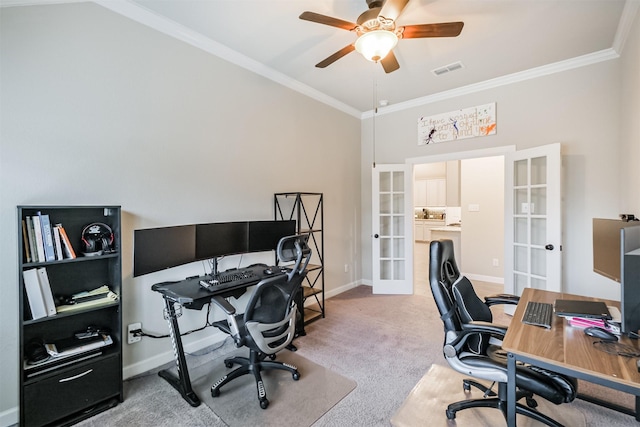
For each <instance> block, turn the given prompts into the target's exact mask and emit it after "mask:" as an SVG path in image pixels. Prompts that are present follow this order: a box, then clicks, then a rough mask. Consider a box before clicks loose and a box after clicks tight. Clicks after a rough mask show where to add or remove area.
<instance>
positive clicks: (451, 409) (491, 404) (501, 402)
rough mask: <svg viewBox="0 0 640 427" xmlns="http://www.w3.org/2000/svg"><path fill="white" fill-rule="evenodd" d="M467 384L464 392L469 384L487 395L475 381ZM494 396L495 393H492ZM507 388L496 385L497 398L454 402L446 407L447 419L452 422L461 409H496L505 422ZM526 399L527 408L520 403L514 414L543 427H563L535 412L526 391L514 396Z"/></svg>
mask: <svg viewBox="0 0 640 427" xmlns="http://www.w3.org/2000/svg"><path fill="white" fill-rule="evenodd" d="M465 381H467V382H465V383H464V385H463V387H464V388H465V391H468V389H467V385H468V384H471V385H473V386H476V387H478V386H479V387H478V388H479V389H480V390H481V391H483V392H485V395H486V394H487V388H486V387H484V386H483V385H482V384H479V383H476V382H475V381H469V380H465ZM494 395H495V393H494ZM506 396H507V387H506V384H505V383H500V384H499V385H498V397H493V398H490V399H487V398H483V399H472V400H462V401H460V402H455V403H452V404H450V405H449V406H448V407H447V410H446V414H447V419H450V420H453V419H454V418H455V417H456V412H458V411H461V410H463V409H468V408H496V409H500V411H501V412H502V415H503V416H504V418H505V421H506V419H507V399H506ZM523 397H524V398H526V399H527V405H529V406H525V405H523V404H521V403H516V413H517V414H521V415H524V416H527V417H529V418H532V419H534V420H536V421H539V422H541V423H543V424H545V425H548V426H550V427H564V426H563V425H562V424H560V423H558V422H557V421H556V420H554V419H553V418H550V417H549V416H547V415H545V414H543V413H541V412H538V411H536V410H535V409H533V408H535V407H536V406H537V403H536V402H535V400H534V399H533V397H532V394H531V393H530V392H526V391H522V390H519V391H518V392H517V394H516V400H520V399H522V398H523Z"/></svg>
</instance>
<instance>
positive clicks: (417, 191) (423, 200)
mask: <svg viewBox="0 0 640 427" xmlns="http://www.w3.org/2000/svg"><path fill="white" fill-rule="evenodd" d="M413 206H428V205H427V180H426V179H418V180H416V181H415V182H414V185H413Z"/></svg>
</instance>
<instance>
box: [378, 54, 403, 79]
mask: <svg viewBox="0 0 640 427" xmlns="http://www.w3.org/2000/svg"><path fill="white" fill-rule="evenodd" d="M380 63H381V64H382V68H384V72H385V73H387V74H389V73H391V72H393V71H395V70H397V69H398V68H400V64H398V60H397V59H396V56H395V55H394V54H393V51H390V52H389V53H388V54H387V56H385V57H384V58H382V60H381V61H380Z"/></svg>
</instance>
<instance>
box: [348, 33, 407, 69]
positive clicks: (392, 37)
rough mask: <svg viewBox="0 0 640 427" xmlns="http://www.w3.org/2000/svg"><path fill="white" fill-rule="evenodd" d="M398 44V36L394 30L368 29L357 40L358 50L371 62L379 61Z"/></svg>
mask: <svg viewBox="0 0 640 427" xmlns="http://www.w3.org/2000/svg"><path fill="white" fill-rule="evenodd" d="M396 44H398V36H397V35H396V34H395V33H394V32H393V31H387V30H375V31H368V32H366V33H364V34H362V35H361V36H360V37H358V40H356V50H357V51H358V52H359V53H360V54H362V56H364V57H365V58H366V59H367V60H369V61H371V62H378V61H380V60H381V59H383V58H384V57H385V56H387V55H388V54H389V52H391V49H393V48H394V47H395V46H396Z"/></svg>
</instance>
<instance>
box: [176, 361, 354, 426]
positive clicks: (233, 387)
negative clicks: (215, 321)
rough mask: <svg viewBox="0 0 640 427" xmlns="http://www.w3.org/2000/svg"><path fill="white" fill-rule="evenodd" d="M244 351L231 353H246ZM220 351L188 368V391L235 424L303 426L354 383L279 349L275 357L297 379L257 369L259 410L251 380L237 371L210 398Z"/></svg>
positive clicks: (218, 372)
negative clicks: (264, 403)
mask: <svg viewBox="0 0 640 427" xmlns="http://www.w3.org/2000/svg"><path fill="white" fill-rule="evenodd" d="M247 354H248V350H247V349H238V350H236V351H234V352H232V353H231V355H240V356H246V355H247ZM227 357H230V355H225V357H221V358H219V359H214V360H213V361H211V362H208V363H206V364H204V365H202V366H199V367H197V368H195V369H190V370H189V375H190V376H191V383H192V386H193V389H194V391H195V392H196V393H197V394H198V396H199V397H200V399H201V400H202V402H203V403H204V404H206V405H207V406H208V407H209V408H210V409H211V410H212V411H213V412H215V414H216V415H217V416H219V417H220V418H221V419H222V421H224V422H225V424H227V425H228V426H230V427H236V426H265V427H266V426H283V425H286V426H288V427H297V426H299V427H306V426H310V425H312V424H313V423H314V422H315V421H316V420H317V419H318V418H320V417H321V416H322V415H323V414H324V413H325V412H327V411H328V410H329V409H331V408H332V407H333V406H334V405H335V404H336V403H338V402H339V401H340V400H342V399H343V398H344V397H345V396H346V395H348V394H349V393H350V392H351V391H352V390H353V389H355V387H356V383H355V381H352V380H350V379H348V378H345V377H343V376H341V375H338V374H336V373H335V372H332V371H330V370H328V369H325V368H324V367H322V366H320V365H318V364H316V363H313V362H311V361H310V360H308V359H306V358H304V357H302V356H300V355H298V354H296V353H294V352H291V351H287V350H284V351H281V352H280V353H278V357H277V359H276V360H278V361H281V362H286V363H289V364H292V365H295V366H296V367H297V368H298V371H299V372H300V379H299V380H298V381H294V380H293V378H292V376H291V374H290V373H289V372H287V371H280V370H271V371H266V372H262V380H263V381H264V385H265V390H266V393H267V399H269V407H268V408H267V409H262V408H260V404H259V401H258V397H257V391H256V385H255V379H254V377H253V375H252V374H248V375H243V376H242V377H240V378H236V379H235V380H233V381H231V382H230V383H228V384H226V385H225V386H224V387H222V388H221V389H220V396H218V397H215V398H214V397H211V386H212V385H213V383H214V382H216V381H217V380H219V379H220V378H222V377H223V376H224V375H225V374H226V373H227V372H230V371H232V370H233V369H234V368H235V367H237V365H236V366H234V368H231V369H227V368H225V366H224V362H223V361H224V359H225V358H227Z"/></svg>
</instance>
